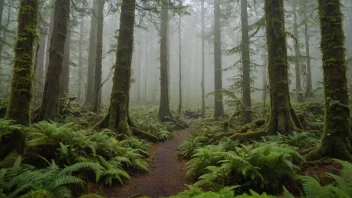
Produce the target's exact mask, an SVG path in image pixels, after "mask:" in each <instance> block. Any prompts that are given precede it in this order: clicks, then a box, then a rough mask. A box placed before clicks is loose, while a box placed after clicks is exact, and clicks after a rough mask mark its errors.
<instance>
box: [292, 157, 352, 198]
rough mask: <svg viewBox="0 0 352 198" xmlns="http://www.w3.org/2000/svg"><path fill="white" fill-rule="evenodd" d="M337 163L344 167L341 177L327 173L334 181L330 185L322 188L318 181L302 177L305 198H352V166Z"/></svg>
mask: <svg viewBox="0 0 352 198" xmlns="http://www.w3.org/2000/svg"><path fill="white" fill-rule="evenodd" d="M336 161H337V162H338V163H339V164H341V165H342V169H341V172H340V174H339V175H335V174H332V173H327V176H329V177H331V178H332V179H334V182H332V183H331V184H329V185H326V186H321V184H320V183H319V181H318V180H317V179H315V178H313V177H310V176H302V177H301V180H302V186H303V190H304V196H305V197H307V198H320V197H339V198H349V197H352V164H351V163H349V162H346V161H342V160H336ZM291 197H293V195H291Z"/></svg>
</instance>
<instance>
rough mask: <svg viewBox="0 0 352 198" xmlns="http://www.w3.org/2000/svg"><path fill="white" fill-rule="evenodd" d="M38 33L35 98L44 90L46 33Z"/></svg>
mask: <svg viewBox="0 0 352 198" xmlns="http://www.w3.org/2000/svg"><path fill="white" fill-rule="evenodd" d="M39 31H40V35H39V39H40V44H39V50H38V57H37V59H36V60H37V61H36V66H35V90H36V94H35V95H36V96H38V95H39V94H40V93H41V92H42V89H43V88H44V83H43V82H44V58H45V44H46V32H43V31H42V30H39Z"/></svg>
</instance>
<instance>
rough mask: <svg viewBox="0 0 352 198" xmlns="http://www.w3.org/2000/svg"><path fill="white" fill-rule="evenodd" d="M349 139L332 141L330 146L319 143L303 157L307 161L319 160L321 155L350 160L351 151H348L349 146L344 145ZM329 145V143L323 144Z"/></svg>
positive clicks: (351, 158)
mask: <svg viewBox="0 0 352 198" xmlns="http://www.w3.org/2000/svg"><path fill="white" fill-rule="evenodd" d="M347 142H348V143H349V141H334V140H332V141H331V142H330V146H325V147H323V146H322V145H319V147H318V148H316V149H314V150H313V151H311V152H309V153H308V154H307V155H305V156H304V158H305V159H306V160H307V161H314V160H319V159H321V158H323V157H333V158H336V156H339V159H342V160H346V161H349V162H352V153H351V152H350V151H349V150H350V149H351V148H349V147H350V146H346V145H345V144H346V143H347ZM324 145H329V144H324Z"/></svg>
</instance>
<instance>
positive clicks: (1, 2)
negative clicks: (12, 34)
mask: <svg viewBox="0 0 352 198" xmlns="http://www.w3.org/2000/svg"><path fill="white" fill-rule="evenodd" d="M4 4H5V0H0V25H2V13H3V11H4ZM1 33H2V31H0V35H1ZM1 52H2V44H1V46H0V75H1V73H2V72H1V70H2V66H1V59H2V57H1ZM0 91H2V90H1V89H0Z"/></svg>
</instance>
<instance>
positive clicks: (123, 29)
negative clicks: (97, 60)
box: [99, 0, 136, 135]
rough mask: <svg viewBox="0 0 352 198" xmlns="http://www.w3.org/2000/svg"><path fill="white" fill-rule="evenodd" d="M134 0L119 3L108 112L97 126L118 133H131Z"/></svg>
mask: <svg viewBox="0 0 352 198" xmlns="http://www.w3.org/2000/svg"><path fill="white" fill-rule="evenodd" d="M135 7H136V1H135V0H123V1H122V4H121V14H120V28H119V36H118V42H117V43H118V44H117V52H116V64H115V71H114V78H113V87H112V92H111V99H110V108H109V113H108V115H107V116H106V117H105V119H104V120H103V121H102V122H101V123H99V128H104V127H108V128H110V129H113V130H117V131H118V133H120V134H126V135H131V129H130V124H132V122H130V123H129V119H130V118H129V113H128V111H129V108H128V106H129V91H130V87H131V69H132V68H131V67H132V54H133V40H134V38H133V34H134V18H135Z"/></svg>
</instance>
